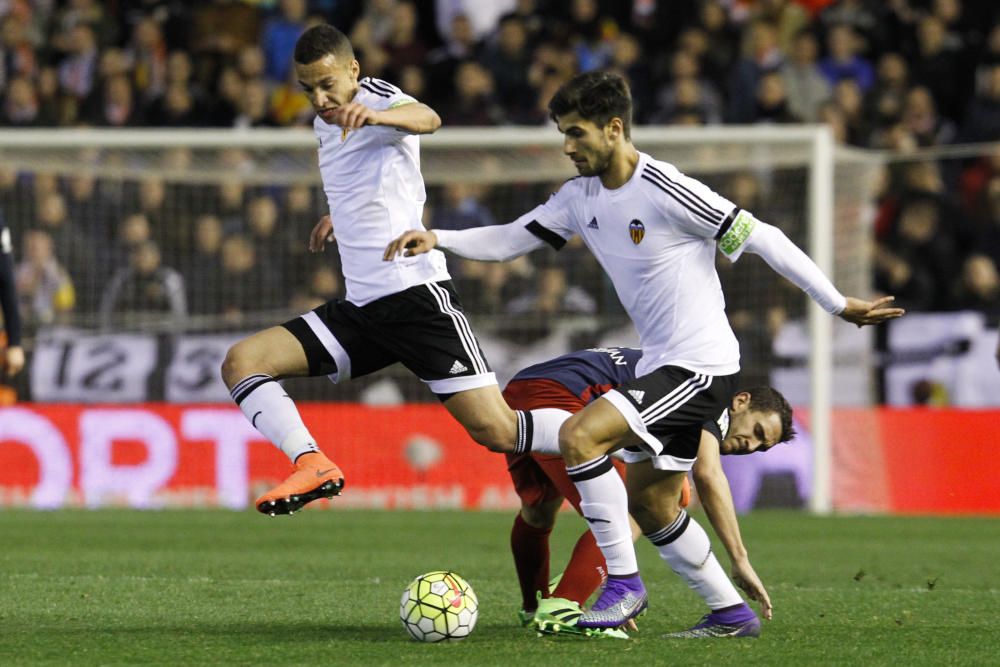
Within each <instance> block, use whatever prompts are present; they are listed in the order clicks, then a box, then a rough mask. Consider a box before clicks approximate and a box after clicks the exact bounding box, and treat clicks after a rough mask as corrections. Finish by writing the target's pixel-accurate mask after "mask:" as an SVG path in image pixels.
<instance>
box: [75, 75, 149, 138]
mask: <svg viewBox="0 0 1000 667" xmlns="http://www.w3.org/2000/svg"><path fill="white" fill-rule="evenodd" d="M81 115H82V118H83V119H84V120H86V121H87V122H89V123H92V124H94V125H98V126H101V127H137V126H139V125H143V124H144V120H145V119H144V117H143V113H142V110H141V109H140V108H139V106H138V100H137V99H136V95H135V91H134V90H133V88H132V83H131V82H130V81H129V78H128V77H127V76H125V75H124V74H118V75H115V76H112V77H110V78H109V79H106V80H105V81H104V83H103V84H102V86H101V89H100V94H99V96H98V97H96V98H94V100H93V103H91V104H88V105H87V106H86V107H85V108H84V109H82V112H81Z"/></svg>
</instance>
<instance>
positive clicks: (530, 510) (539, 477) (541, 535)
mask: <svg viewBox="0 0 1000 667" xmlns="http://www.w3.org/2000/svg"><path fill="white" fill-rule="evenodd" d="M506 458H507V472H508V473H509V474H510V478H511V481H512V482H513V483H514V490H515V491H516V492H517V495H518V498H520V500H521V509H520V510H519V511H518V513H517V516H516V517H515V518H514V525H513V526H511V531H510V550H511V554H512V555H513V557H514V570H515V571H516V572H517V580H518V584H519V585H520V589H521V610H522V611H521V614H520V616H521V621H522V623H524V624H527V622H529V621H530V620H531V619H532V617H533V616H534V613H535V609H536V608H537V606H538V598H539V597H546V596H548V582H549V535H551V534H552V527H553V526H554V525H555V522H556V513H557V512H558V511H559V507H560V505H562V496H560V495H559V494H558V491H556V489H555V488H554V487H553V486H552V485H551V484H549V483H548V479H547V478H546V477H545V475H544V473H543V472H542V471H541V469H540V468H539V467H538V466H537V465H536V464H535V462H534V461H533V460H532V458H531V457H530V456H529V455H525V454H520V455H514V454H508V455H507V457H506Z"/></svg>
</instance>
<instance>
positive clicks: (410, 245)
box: [382, 231, 438, 262]
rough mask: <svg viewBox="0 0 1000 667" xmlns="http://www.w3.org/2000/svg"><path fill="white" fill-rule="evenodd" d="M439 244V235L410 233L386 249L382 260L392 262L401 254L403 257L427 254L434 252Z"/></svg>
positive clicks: (422, 232) (421, 232)
mask: <svg viewBox="0 0 1000 667" xmlns="http://www.w3.org/2000/svg"><path fill="white" fill-rule="evenodd" d="M437 242H438V239H437V234H435V233H434V232H426V231H409V232H406V233H405V234H403V235H402V236H400V237H399V238H397V239H396V240H395V241H393V242H392V243H390V244H389V245H388V246H387V247H386V249H385V254H384V255H382V259H383V260H385V261H386V262H391V261H392V260H394V259H395V258H396V255H398V254H400V253H402V255H403V257H413V256H414V255H422V254H424V253H425V252H430V251H431V250H434V247H435V246H436V245H437Z"/></svg>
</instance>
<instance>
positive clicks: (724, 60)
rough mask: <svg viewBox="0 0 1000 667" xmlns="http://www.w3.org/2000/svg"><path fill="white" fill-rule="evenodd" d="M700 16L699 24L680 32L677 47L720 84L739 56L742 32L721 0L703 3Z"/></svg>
mask: <svg viewBox="0 0 1000 667" xmlns="http://www.w3.org/2000/svg"><path fill="white" fill-rule="evenodd" d="M698 19H699V20H698V24H697V25H696V26H692V27H690V28H688V29H686V30H683V31H681V33H680V35H679V36H678V40H677V44H678V48H679V49H680V50H682V51H687V52H688V53H691V54H692V55H694V56H695V57H697V58H698V59H699V61H700V63H701V69H702V71H703V72H704V74H705V76H706V77H707V78H708V79H709V80H710V81H718V82H720V83H721V82H722V81H725V80H726V79H727V78H728V77H729V75H730V71H731V69H732V66H733V63H735V62H736V61H737V59H738V58H739V57H740V31H739V29H738V28H737V27H736V26H734V25H733V24H732V23H731V22H730V21H729V15H728V14H727V13H726V10H725V8H724V7H723V6H722V3H721V2H720V1H719V0H707V1H706V2H704V3H702V5H701V11H700V14H699V17H698ZM765 55H766V54H765ZM771 57H773V56H771Z"/></svg>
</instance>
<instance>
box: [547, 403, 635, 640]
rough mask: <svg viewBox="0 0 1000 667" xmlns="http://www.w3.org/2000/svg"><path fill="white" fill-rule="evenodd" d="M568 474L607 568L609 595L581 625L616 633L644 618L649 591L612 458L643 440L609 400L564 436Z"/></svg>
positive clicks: (574, 421)
mask: <svg viewBox="0 0 1000 667" xmlns="http://www.w3.org/2000/svg"><path fill="white" fill-rule="evenodd" d="M559 441H560V448H561V449H562V451H563V458H564V459H565V461H566V471H567V473H568V475H569V478H570V479H571V480H572V481H573V484H574V485H575V487H576V489H577V491H578V492H579V494H580V510H581V513H582V515H583V518H584V519H586V521H587V523H588V525H589V527H590V530H591V532H592V533H593V534H594V538H595V540H596V542H597V546H598V547H599V548H600V550H601V553H602V554H603V555H604V559H605V561H606V562H607V568H608V579H607V584H606V585H605V587H604V592H603V593H602V594H601V597H600V598H598V599H597V601H596V602H595V603H594V605H593V607H592V608H591V609H590V611H588V612H587V613H586V614H584V615H583V616H582V617H581V618H580V621H579V625H581V626H582V627H593V628H612V627H618V626H620V625H623V624H624V623H626V622H627V621H628V620H629V619H631V618H635V617H636V616H638V615H639V614H640V613H642V612H643V610H645V608H646V604H647V596H646V589H645V586H644V585H643V583H642V579H641V578H640V577H639V566H638V562H637V560H636V556H635V548H634V546H633V544H632V532H631V523H630V520H629V515H628V496H627V493H626V490H625V485H624V483H623V482H622V479H621V477H620V476H619V475H618V473H617V471H616V470H615V467H614V465H613V463H612V460H611V458H610V457H609V456H608V454H609V453H610V452H611V451H613V450H615V449H617V448H619V447H623V446H628V445H631V444H633V443H635V442H637V441H638V438H637V437H636V436H635V434H633V433H632V431H631V430H630V429H629V424H628V422H627V421H626V420H625V418H624V417H623V416H622V414H621V413H620V412H619V411H618V409H617V408H616V407H615V406H614V405H613V404H612V403H610V402H609V401H608V400H607V398H606V395H605V397H602V398H600V399H598V400H597V401H595V402H593V403H591V404H590V405H588V406H587V407H586V408H585V409H584V410H582V411H581V412H579V413H577V414H576V415H573V417H571V418H570V419H569V420H568V421H567V422H566V424H564V425H563V427H562V429H561V430H560V432H559Z"/></svg>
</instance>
